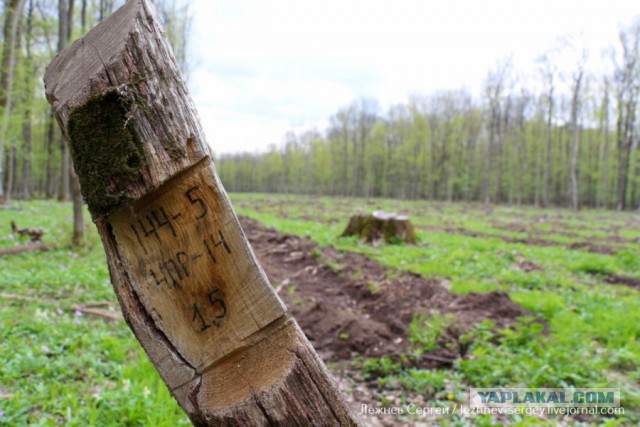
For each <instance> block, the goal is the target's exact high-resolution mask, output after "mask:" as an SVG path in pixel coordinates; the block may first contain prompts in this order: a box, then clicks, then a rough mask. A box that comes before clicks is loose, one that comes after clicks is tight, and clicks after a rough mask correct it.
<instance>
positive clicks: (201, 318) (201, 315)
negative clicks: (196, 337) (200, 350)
mask: <svg viewBox="0 0 640 427" xmlns="http://www.w3.org/2000/svg"><path fill="white" fill-rule="evenodd" d="M207 297H208V299H209V301H208V302H209V303H210V304H211V307H210V308H209V310H206V307H205V308H202V307H200V306H199V305H198V304H195V303H194V304H193V305H192V306H191V310H192V311H193V318H192V319H191V321H192V322H196V323H197V324H198V325H199V326H200V331H205V330H207V329H209V328H210V327H212V326H215V327H219V326H220V322H221V319H222V318H223V317H225V316H226V315H227V306H226V305H225V303H224V299H223V295H222V292H220V290H219V289H214V290H213V291H211V292H209V293H208V294H207ZM211 311H213V315H212V314H211V313H210V312H211ZM207 319H213V320H211V321H207Z"/></svg>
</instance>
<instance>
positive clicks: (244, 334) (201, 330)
mask: <svg viewBox="0 0 640 427" xmlns="http://www.w3.org/2000/svg"><path fill="white" fill-rule="evenodd" d="M45 86H46V93H47V98H48V100H49V102H50V103H51V104H52V106H53V109H54V111H55V115H56V118H57V120H58V122H59V124H60V127H61V129H62V131H63V133H64V134H65V136H66V137H67V138H68V141H69V146H70V150H71V154H72V158H73V162H74V165H75V168H76V171H77V173H78V176H79V179H80V183H81V187H82V193H83V196H84V198H85V200H86V202H87V204H88V206H89V210H90V212H91V215H92V218H93V221H94V222H95V224H96V226H97V228H98V231H99V233H100V235H101V237H102V241H103V244H104V248H105V251H106V253H107V259H108V263H109V272H110V274H111V280H112V283H113V287H114V289H115V292H116V294H117V296H118V299H119V301H120V305H121V308H122V312H123V314H124V317H125V319H126V321H127V323H128V324H129V326H130V327H131V329H132V330H133V332H134V333H135V335H136V337H137V338H138V340H139V341H140V343H141V344H142V346H143V347H144V349H145V351H146V352H147V354H148V356H149V358H150V359H151V361H152V362H153V364H154V365H155V366H156V368H157V369H158V372H159V373H160V375H161V376H162V378H163V379H164V381H165V382H166V384H167V386H168V387H169V389H170V390H171V393H172V394H173V396H174V397H175V398H176V400H177V401H178V403H179V404H180V406H181V407H182V408H183V409H184V411H185V412H186V413H187V414H188V416H189V418H190V419H191V421H192V422H193V423H194V424H195V425H242V426H244V425H252V426H254V425H359V423H360V421H359V420H358V418H357V416H355V415H354V414H353V413H352V412H351V410H350V409H349V407H348V406H347V404H346V403H345V400H344V399H343V398H342V396H341V394H340V393H339V391H338V390H337V388H336V385H335V383H334V382H333V380H332V379H331V377H330V376H329V375H328V373H327V371H326V368H325V367H324V365H323V363H322V361H321V360H320V359H319V358H318V356H317V355H316V353H315V351H314V350H313V348H312V347H311V345H310V344H309V342H308V341H307V340H306V338H305V336H304V334H303V333H302V332H301V330H300V328H299V327H298V325H297V324H296V322H295V321H294V320H293V319H292V318H291V317H290V316H289V315H288V314H287V313H286V311H285V307H284V306H283V304H282V302H281V301H280V300H279V298H278V297H277V295H276V294H275V292H274V291H273V289H272V287H271V286H270V284H269V282H268V279H267V278H266V276H265V274H264V272H263V271H262V269H261V268H260V266H259V265H258V263H257V262H256V259H255V256H254V254H253V252H252V250H251V248H250V247H249V245H248V243H247V240H246V238H245V236H244V234H243V232H242V230H241V228H240V226H239V224H238V220H237V218H236V216H235V213H234V211H233V208H232V207H231V204H230V202H229V199H228V197H227V195H226V193H225V191H224V189H223V187H222V185H221V184H220V181H219V179H218V177H217V175H216V172H215V168H214V165H213V163H212V160H211V154H210V150H209V148H208V145H207V143H206V142H205V137H204V134H203V132H202V129H201V127H200V123H199V119H198V116H197V113H196V111H195V109H194V107H193V103H192V101H191V99H190V97H189V94H188V92H187V88H186V86H185V84H184V82H183V80H182V78H181V76H180V72H179V71H178V66H177V65H176V62H175V59H174V57H173V55H172V53H171V49H170V47H169V44H168V42H167V39H166V37H165V35H164V33H163V31H162V29H161V28H160V25H159V21H158V19H157V16H156V12H155V10H154V9H153V7H152V5H151V3H150V1H148V0H131V1H129V2H127V3H126V4H125V5H124V6H123V7H122V8H121V9H119V10H118V11H116V12H115V13H114V14H113V15H112V16H111V17H110V18H108V19H106V20H105V21H103V22H102V23H100V24H99V25H98V26H97V27H95V28H94V29H93V30H91V31H90V32H89V33H88V34H87V35H86V36H84V37H83V38H82V39H80V40H78V41H77V42H75V43H74V44H73V45H72V46H70V47H69V48H67V49H66V50H64V51H63V52H61V53H60V54H59V55H58V56H57V57H56V58H55V59H54V60H53V61H52V62H51V64H49V66H48V67H47V71H46V74H45Z"/></svg>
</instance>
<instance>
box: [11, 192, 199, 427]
mask: <svg viewBox="0 0 640 427" xmlns="http://www.w3.org/2000/svg"><path fill="white" fill-rule="evenodd" d="M12 206H14V207H15V208H16V209H0V247H8V246H13V245H15V244H16V243H18V242H17V241H16V240H18V239H17V238H12V237H11V236H10V227H9V222H10V221H11V220H15V221H16V222H17V224H18V226H19V227H41V228H43V229H44V230H45V232H46V234H45V236H44V241H45V242H46V243H47V244H55V245H56V249H55V250H52V251H49V252H46V253H25V254H21V255H13V256H5V257H0V293H1V294H2V295H1V296H0V304H1V306H2V309H1V311H0V360H1V362H0V425H7V426H22V425H27V424H29V425H41V426H54V425H64V426H88V425H96V426H122V425H130V426H137V425H144V426H178V425H190V423H189V421H188V419H187V418H186V416H184V415H183V414H182V412H181V411H180V409H179V408H178V406H177V404H176V403H175V401H174V400H173V398H172V397H171V396H170V394H169V392H168V391H167V389H166V387H165V385H164V383H162V381H161V380H160V378H159V377H158V375H157V373H156V372H155V369H154V368H153V366H152V365H151V363H150V362H149V361H148V360H147V358H146V356H145V355H144V352H143V351H142V349H141V348H140V346H139V345H138V343H137V341H135V338H134V337H133V334H132V333H131V332H130V331H129V329H128V328H127V326H126V324H125V323H124V322H121V321H120V322H105V321H104V320H103V319H101V318H99V317H95V316H91V315H88V314H82V313H81V312H78V311H76V310H75V309H74V307H75V306H77V305H80V304H84V303H90V302H102V301H108V302H111V303H114V304H115V303H116V301H115V295H114V293H113V289H112V288H111V284H110V282H109V273H108V271H107V266H106V261H105V258H104V253H103V250H102V245H101V243H100V239H99V237H98V235H97V232H96V231H95V227H94V226H93V225H92V224H91V223H90V221H89V219H88V217H87V222H88V223H89V227H88V228H87V232H88V239H87V240H88V245H87V246H86V247H85V248H82V249H79V250H75V249H70V247H69V243H70V236H71V205H70V204H68V203H64V204H60V203H57V202H29V203H23V202H14V203H12Z"/></svg>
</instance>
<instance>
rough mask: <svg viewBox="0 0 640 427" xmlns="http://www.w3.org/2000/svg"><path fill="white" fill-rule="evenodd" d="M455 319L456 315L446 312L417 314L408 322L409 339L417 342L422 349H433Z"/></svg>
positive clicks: (413, 342) (437, 345) (414, 342)
mask: <svg viewBox="0 0 640 427" xmlns="http://www.w3.org/2000/svg"><path fill="white" fill-rule="evenodd" d="M455 321H456V317H455V316H454V315H453V314H451V313H448V314H446V315H444V316H442V315H441V314H440V313H434V314H432V315H426V314H424V313H421V314H417V315H416V316H414V318H413V320H412V321H411V323H410V324H409V341H410V342H411V343H412V344H417V345H418V346H419V347H420V348H421V349H422V350H424V351H433V350H436V349H437V348H438V347H439V344H438V340H439V339H440V338H441V337H442V336H443V335H444V334H445V333H446V331H447V328H449V327H450V326H451V325H453V323H454V322H455Z"/></svg>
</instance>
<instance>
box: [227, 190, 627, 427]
mask: <svg viewBox="0 0 640 427" xmlns="http://www.w3.org/2000/svg"><path fill="white" fill-rule="evenodd" d="M233 199H234V203H235V206H236V209H237V211H238V212H239V213H241V214H244V215H247V216H250V217H252V218H254V219H257V220H259V221H261V222H263V223H265V224H268V225H271V226H273V227H275V228H276V229H278V230H280V231H282V232H287V233H293V234H301V235H307V236H309V237H310V238H312V239H313V240H315V241H317V242H318V243H320V244H322V245H334V246H336V247H338V248H339V249H342V250H347V251H357V252H362V253H365V254H367V255H369V256H371V257H373V258H375V259H377V260H379V261H380V262H382V263H383V264H386V265H389V266H393V267H397V268H401V269H406V270H411V271H415V272H418V273H420V274H422V275H424V276H427V277H436V278H440V279H441V280H443V281H445V282H446V283H449V284H450V286H451V290H452V291H453V292H458V293H467V292H472V291H474V292H483V291H490V290H502V291H505V292H507V293H508V294H509V295H510V296H511V298H512V299H513V300H514V301H516V302H518V303H520V304H521V305H522V306H524V307H525V308H527V309H528V310H530V311H531V312H532V313H533V314H534V315H535V316H538V317H539V318H542V319H544V320H545V321H546V322H547V323H548V325H549V326H548V333H547V334H546V335H545V334H544V333H543V331H541V328H539V326H538V325H535V324H531V323H527V322H526V321H525V322H522V323H521V326H520V327H519V328H517V329H516V331H515V332H513V333H512V332H505V333H502V334H496V333H490V332H487V331H486V330H485V331H484V332H483V327H482V326H481V327H479V332H478V336H479V337H481V339H475V341H474V344H473V345H472V347H471V352H472V355H471V357H469V358H466V359H464V360H459V361H458V362H457V363H456V365H455V367H454V369H453V370H451V371H446V372H444V373H436V374H433V373H424V372H407V371H406V370H405V371H402V370H400V369H399V368H398V367H397V366H396V367H394V366H388V372H389V375H387V376H382V377H381V378H379V380H378V381H379V384H380V386H381V396H382V395H384V387H385V386H387V385H389V386H390V387H391V388H397V387H398V384H397V382H398V381H397V379H398V378H400V381H401V383H403V384H401V385H403V386H404V388H405V389H407V390H414V391H420V390H422V391H428V390H430V389H431V390H433V389H434V386H433V385H432V384H430V381H435V382H436V384H437V383H440V384H442V386H441V387H435V390H436V391H437V390H438V389H440V390H442V391H446V390H445V389H446V388H447V387H446V386H445V384H446V383H447V381H448V382H449V383H453V384H455V383H458V384H464V385H467V386H472V387H495V386H500V385H504V386H511V387H570V386H576V387H616V388H618V387H619V388H621V391H622V393H621V396H622V404H623V406H624V407H625V408H626V418H625V417H618V418H615V419H606V418H587V419H585V420H584V421H585V422H587V423H596V424H597V423H603V424H609V423H623V424H628V425H636V423H637V422H638V421H639V419H638V413H637V408H638V406H639V405H640V388H639V387H638V385H637V384H638V382H639V381H640V374H639V371H638V367H640V344H639V342H638V339H637V337H638V336H639V335H640V296H639V295H638V290H637V289H632V288H630V287H628V286H623V285H613V284H609V283H607V280H610V279H612V278H614V277H618V276H625V277H627V278H628V277H634V278H636V279H637V278H639V277H640V244H639V242H638V240H636V239H638V238H639V237H640V215H638V213H616V212H609V211H583V212H580V213H577V214H575V213H572V212H570V211H567V210H540V209H534V208H512V207H495V208H491V209H486V208H484V207H483V206H479V205H461V204H433V203H426V202H402V201H397V200H355V199H332V198H315V197H314V198H309V197H287V196H272V195H268V196H267V195H247V194H236V195H234V197H233ZM374 209H384V210H389V211H397V212H401V213H406V214H408V215H410V217H411V219H412V221H413V223H414V224H415V225H416V226H417V228H418V237H419V239H420V242H421V243H420V244H419V246H417V247H411V246H398V245H388V246H381V247H378V248H371V247H368V246H363V245H360V244H359V243H358V242H357V240H356V239H353V238H341V239H337V238H336V236H338V235H339V234H340V233H341V231H342V230H343V229H344V227H345V225H346V223H347V220H348V218H349V216H350V215H353V214H354V213H357V212H370V211H371V210H374ZM472 234H473V235H476V236H478V237H472V236H471V235H472ZM587 244H589V245H591V246H588V245H587ZM572 246H573V247H575V249H570V248H571V247H572ZM593 251H595V252H593ZM598 252H604V253H598ZM613 252H615V254H607V253H613ZM527 266H528V267H529V268H527ZM437 323H438V322H431V323H430V324H428V325H426V327H432V328H433V327H434V326H433V325H434V324H436V326H435V327H436V328H437ZM429 325H430V326H429ZM436 333H437V331H436ZM483 333H484V336H483ZM476 338H477V337H476ZM496 344H499V345H496ZM383 362H384V361H383ZM379 364H380V363H379V361H378V365H377V366H379ZM369 366H370V365H369ZM378 374H379V372H378ZM420 376H423V377H425V379H424V380H423V381H422V382H421V381H420V380H419V379H420ZM434 376H435V377H436V378H435V379H434ZM438 376H439V377H438ZM440 377H441V378H440ZM403 381H404V382H403ZM416 384H417V385H416ZM425 384H426V385H425ZM429 387H430V389H429ZM449 389H450V390H449V391H453V392H454V394H457V393H456V392H460V391H461V390H460V387H453V388H452V387H449ZM433 395H434V397H436V398H442V399H443V400H446V399H447V398H450V397H451V396H450V395H451V393H449V392H448V393H439V394H438V393H433ZM446 396H448V397H446ZM461 399H463V396H461ZM381 401H384V399H381ZM486 421H487V422H488V423H490V422H492V420H490V419H487V420H486ZM493 421H495V420H493ZM509 421H510V422H517V421H518V419H517V418H512V419H510V420H509ZM556 421H557V420H554V421H553V422H551V425H554V423H555V422H556ZM475 422H476V423H477V424H482V423H483V420H482V419H481V418H478V419H476V420H475ZM521 422H522V423H525V424H526V423H527V420H522V421H521Z"/></svg>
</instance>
